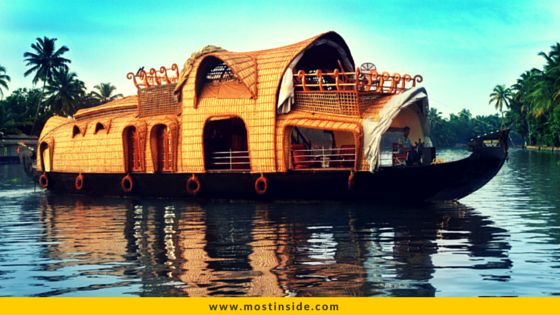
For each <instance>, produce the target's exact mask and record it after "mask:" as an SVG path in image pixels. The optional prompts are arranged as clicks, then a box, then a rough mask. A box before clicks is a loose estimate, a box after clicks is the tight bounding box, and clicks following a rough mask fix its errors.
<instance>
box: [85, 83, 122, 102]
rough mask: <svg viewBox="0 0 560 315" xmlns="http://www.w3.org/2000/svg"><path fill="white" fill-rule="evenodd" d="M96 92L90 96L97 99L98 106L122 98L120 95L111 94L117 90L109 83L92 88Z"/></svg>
mask: <svg viewBox="0 0 560 315" xmlns="http://www.w3.org/2000/svg"><path fill="white" fill-rule="evenodd" d="M93 88H94V89H95V90H96V91H93V92H91V95H92V96H93V97H94V98H95V99H97V101H98V103H99V104H104V103H107V102H109V101H112V100H114V99H116V98H119V97H122V96H123V95H122V94H113V92H115V91H116V90H117V88H116V87H115V86H114V85H112V84H111V83H109V82H107V83H99V84H98V85H96V86H94V87H93Z"/></svg>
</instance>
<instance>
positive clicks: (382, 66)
mask: <svg viewBox="0 0 560 315" xmlns="http://www.w3.org/2000/svg"><path fill="white" fill-rule="evenodd" d="M331 30H332V31H336V32H337V33H339V34H340V35H341V36H342V37H343V38H344V39H345V41H346V43H347V44H348V46H349V47H350V50H351V52H352V55H353V57H354V60H355V61H356V65H360V64H361V63H363V62H373V63H374V64H375V65H376V66H377V69H378V70H380V71H389V72H391V73H392V72H400V73H409V74H411V75H414V74H421V75H422V76H423V77H424V82H423V83H422V85H423V86H424V87H426V89H427V91H428V95H429V98H430V106H432V107H436V108H437V109H438V110H439V111H441V112H442V113H443V114H444V115H448V114H449V113H456V112H458V111H460V110H461V109H463V108H467V109H469V110H470V111H471V112H472V113H473V114H474V115H479V114H480V115H487V114H494V113H496V111H495V109H494V108H493V106H491V105H489V104H488V101H489V94H490V93H491V92H492V89H493V88H494V86H496V85H497V84H506V85H511V84H513V83H514V82H515V80H516V79H517V78H518V76H519V75H520V74H521V73H522V72H524V71H526V70H529V69H531V68H533V67H542V65H543V63H544V59H543V58H542V57H540V56H538V55H537V54H538V53H539V52H540V51H545V52H548V51H549V50H550V49H549V48H550V46H551V45H553V44H554V43H555V42H559V41H560V1H554V0H551V1H536V0H535V1H519V0H508V1H479V0H470V1H467V0H465V1H451V0H449V1H441V0H440V1H431V0H427V1H417V0H416V1H411V0H397V1H387V0H383V1H376V0H369V1H342V0H338V1H304V0H297V1H291V0H288V1H286V0H284V1H264V0H261V1H217V0H207V1H203V0H199V1H188V0H181V1H175V0H166V1H144V0H135V1H128V0H119V1H106V0H93V1H85V0H74V1H66V0H61V1H46V0H33V1H31V0H18V1H12V0H0V65H3V66H4V67H6V71H7V74H8V75H9V76H10V77H11V79H12V80H11V82H10V83H9V87H10V90H9V91H7V92H5V93H4V94H5V95H9V93H10V92H11V91H12V90H14V89H16V88H19V87H32V83H31V80H32V76H28V77H24V76H23V73H24V72H25V71H26V66H25V63H24V60H23V53H24V52H26V51H31V44H32V43H33V42H35V41H36V38H37V37H43V36H47V37H54V38H57V41H56V44H57V47H60V46H61V45H65V46H67V47H68V48H69V49H70V51H69V52H68V53H66V54H65V57H67V58H69V59H70V60H72V63H71V64H70V70H71V71H73V72H76V73H77V75H78V77H79V79H81V80H82V81H84V82H85V83H86V87H87V88H88V90H91V89H93V86H95V85H96V84H99V83H101V82H110V83H112V84H113V85H115V86H116V87H117V92H118V93H123V94H125V95H131V94H134V93H135V92H136V90H135V88H134V85H133V84H132V82H131V81H129V80H127V79H126V74H127V73H128V72H130V71H136V70H137V69H138V68H139V67H140V66H145V67H146V68H147V69H149V68H151V67H155V68H159V67H160V66H161V65H166V66H170V65H171V64H172V63H177V64H178V65H179V66H180V67H182V65H183V63H184V62H185V60H186V59H187V58H188V57H189V56H190V54H191V53H192V52H194V51H197V50H199V49H200V48H202V47H203V46H205V45H209V44H212V45H217V46H220V47H223V48H225V49H227V50H231V51H251V50H258V49H266V48H273V47H278V46H283V45H287V44H290V43H294V42H297V41H301V40H303V39H306V38H309V37H312V36H314V35H316V34H319V33H323V32H326V31H331Z"/></svg>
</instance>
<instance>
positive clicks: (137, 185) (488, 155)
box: [47, 148, 507, 202]
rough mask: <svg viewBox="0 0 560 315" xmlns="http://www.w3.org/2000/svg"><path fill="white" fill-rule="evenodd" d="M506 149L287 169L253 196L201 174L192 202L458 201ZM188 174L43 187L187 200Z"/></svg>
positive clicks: (244, 186) (232, 181) (242, 184)
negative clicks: (438, 158) (394, 162)
mask: <svg viewBox="0 0 560 315" xmlns="http://www.w3.org/2000/svg"><path fill="white" fill-rule="evenodd" d="M506 155H507V151H504V150H502V149H500V148H485V149H482V150H478V151H476V152H474V153H473V154H471V155H470V156H469V157H467V158H465V159H462V160H458V161H454V162H449V163H441V164H433V165H426V166H409V167H388V168H381V169H379V170H378V171H376V172H373V173H370V172H356V173H352V172H351V171H349V170H332V171H330V170H329V171H321V170H319V171H312V170H309V171H304V170H298V171H291V172H286V173H269V174H266V173H265V174H263V176H264V177H265V178H266V180H267V184H268V185H267V189H266V191H265V192H264V193H263V194H258V193H257V191H256V189H255V181H256V180H257V179H258V178H259V177H260V176H261V174H250V173H241V172H237V173H203V174H195V175H196V177H197V178H198V180H199V181H200V190H199V191H198V192H197V194H196V196H194V197H196V198H245V199H256V198H260V199H337V200H341V199H351V200H372V201H375V200H388V201H395V202H408V201H418V200H453V199H460V198H462V197H464V196H467V195H468V194H470V193H472V192H474V191H476V190H477V189H479V188H480V187H482V186H484V185H485V184H486V183H487V182H488V181H489V180H490V179H492V177H494V175H496V173H497V172H498V171H499V170H500V168H501V166H502V165H503V163H504V160H505V158H506ZM192 175H193V174H131V175H130V176H131V178H132V181H133V187H132V190H131V192H129V193H126V192H124V191H123V189H122V187H121V180H122V178H123V177H124V176H125V174H84V175H83V176H84V177H83V178H84V182H83V187H82V188H81V190H79V191H78V190H77V189H76V183H75V181H76V177H77V176H78V174H76V173H48V174H47V176H48V189H49V190H51V191H53V192H63V193H68V192H70V193H86V194H94V195H142V196H157V197H193V195H192V191H191V193H190V194H189V192H187V189H186V186H187V180H188V179H189V178H190V177H192Z"/></svg>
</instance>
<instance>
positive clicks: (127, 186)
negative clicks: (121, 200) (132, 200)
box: [121, 174, 134, 193]
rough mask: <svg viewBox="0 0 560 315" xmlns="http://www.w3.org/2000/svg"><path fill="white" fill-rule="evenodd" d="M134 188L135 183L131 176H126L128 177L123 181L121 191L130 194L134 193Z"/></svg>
mask: <svg viewBox="0 0 560 315" xmlns="http://www.w3.org/2000/svg"><path fill="white" fill-rule="evenodd" d="M132 188H134V181H133V180H132V177H131V176H130V174H126V176H125V177H123V178H122V179H121V189H122V190H123V191H124V192H125V193H129V192H131V191H132Z"/></svg>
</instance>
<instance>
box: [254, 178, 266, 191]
mask: <svg viewBox="0 0 560 315" xmlns="http://www.w3.org/2000/svg"><path fill="white" fill-rule="evenodd" d="M267 190H268V179H266V177H264V175H262V174H261V176H260V177H259V178H257V180H255V191H256V192H257V194H259V195H264V194H266V191H267Z"/></svg>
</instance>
